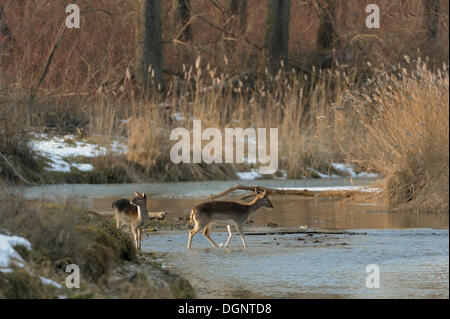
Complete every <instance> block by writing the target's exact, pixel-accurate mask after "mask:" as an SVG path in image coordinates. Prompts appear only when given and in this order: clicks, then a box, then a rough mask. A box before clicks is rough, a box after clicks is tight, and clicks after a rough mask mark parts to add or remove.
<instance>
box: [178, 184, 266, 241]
mask: <svg viewBox="0 0 450 319" xmlns="http://www.w3.org/2000/svg"><path fill="white" fill-rule="evenodd" d="M255 192H256V190H255ZM260 207H267V208H270V209H273V205H272V203H271V202H270V199H269V197H267V194H266V192H265V191H264V193H258V192H256V198H255V199H254V200H253V201H252V202H250V203H248V204H240V203H236V202H225V201H213V202H206V203H202V204H199V205H197V206H195V207H194V208H193V209H192V212H191V222H195V226H194V228H193V229H191V231H190V232H189V240H188V244H187V248H188V249H190V248H191V243H192V238H193V237H194V235H195V234H196V233H198V232H199V231H201V230H203V235H204V236H205V237H206V239H207V240H208V241H209V242H210V243H211V245H213V246H214V247H217V244H216V243H215V242H214V240H212V239H211V237H210V236H209V233H210V229H209V227H210V225H214V224H216V225H226V226H227V229H228V234H229V235H228V240H227V242H226V243H225V247H227V246H228V244H229V243H230V240H231V237H233V233H232V232H231V226H232V225H236V227H237V230H238V232H239V235H240V236H241V239H242V243H243V244H244V247H247V243H246V242H245V238H244V233H243V231H242V225H243V224H244V222H245V221H246V220H247V219H248V218H249V216H250V215H251V214H253V213H254V212H256V210H257V209H258V208H260Z"/></svg>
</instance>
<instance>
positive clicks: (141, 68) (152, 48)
mask: <svg viewBox="0 0 450 319" xmlns="http://www.w3.org/2000/svg"><path fill="white" fill-rule="evenodd" d="M137 4H138V12H137V17H136V66H135V72H136V84H137V85H138V86H140V87H142V88H144V89H148V88H149V87H153V88H158V89H164V82H163V74H162V61H163V56H162V29H161V1H160V0H137Z"/></svg>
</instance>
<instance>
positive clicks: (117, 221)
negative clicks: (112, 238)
mask: <svg viewBox="0 0 450 319" xmlns="http://www.w3.org/2000/svg"><path fill="white" fill-rule="evenodd" d="M116 228H117V229H119V228H120V222H119V215H118V214H117V213H116Z"/></svg>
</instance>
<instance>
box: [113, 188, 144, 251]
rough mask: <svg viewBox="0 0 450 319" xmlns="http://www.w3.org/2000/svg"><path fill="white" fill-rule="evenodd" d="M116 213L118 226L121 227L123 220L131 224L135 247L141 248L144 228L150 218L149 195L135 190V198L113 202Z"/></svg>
mask: <svg viewBox="0 0 450 319" xmlns="http://www.w3.org/2000/svg"><path fill="white" fill-rule="evenodd" d="M112 207H113V210H114V214H115V215H116V226H117V228H120V224H121V222H124V223H125V224H128V225H130V226H131V231H132V232H133V237H134V242H135V247H136V249H137V250H141V236H142V228H143V227H144V225H145V223H146V222H147V220H148V212H147V196H146V195H145V193H141V194H139V193H138V192H136V191H134V198H132V199H124V198H123V199H119V200H116V201H115V202H114V203H112Z"/></svg>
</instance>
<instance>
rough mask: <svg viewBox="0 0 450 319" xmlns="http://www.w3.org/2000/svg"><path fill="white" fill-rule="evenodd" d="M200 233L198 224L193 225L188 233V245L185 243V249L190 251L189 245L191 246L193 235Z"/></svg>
mask: <svg viewBox="0 0 450 319" xmlns="http://www.w3.org/2000/svg"><path fill="white" fill-rule="evenodd" d="M199 231H200V225H199V224H195V226H194V228H192V229H191V230H190V231H189V239H188V243H187V248H188V249H191V244H192V238H193V237H194V235H195V234H197V233H198V232H199Z"/></svg>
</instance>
